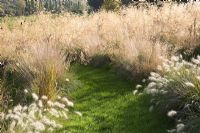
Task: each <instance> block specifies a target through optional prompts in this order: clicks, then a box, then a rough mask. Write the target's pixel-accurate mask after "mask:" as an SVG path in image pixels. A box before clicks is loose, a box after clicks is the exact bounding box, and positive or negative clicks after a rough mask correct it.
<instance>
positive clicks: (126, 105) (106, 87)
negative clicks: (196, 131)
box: [63, 65, 172, 133]
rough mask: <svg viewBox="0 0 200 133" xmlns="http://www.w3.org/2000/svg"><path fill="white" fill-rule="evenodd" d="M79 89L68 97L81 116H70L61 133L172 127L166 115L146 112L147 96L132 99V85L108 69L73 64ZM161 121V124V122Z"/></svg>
mask: <svg viewBox="0 0 200 133" xmlns="http://www.w3.org/2000/svg"><path fill="white" fill-rule="evenodd" d="M71 71H72V72H74V73H75V80H76V83H77V85H78V86H79V88H77V89H74V90H71V91H70V92H69V94H68V95H69V96H70V97H71V98H72V99H73V100H74V102H75V107H74V109H75V110H78V111H80V112H81V113H82V117H79V116H76V115H72V116H70V121H69V122H67V123H66V125H65V128H64V129H63V130H69V131H71V132H74V133H76V132H81V133H82V132H83V133H94V132H95V133H97V132H98V133H110V132H113V133H121V132H123V133H165V132H166V130H167V129H169V128H170V127H171V126H172V124H170V123H171V122H172V121H170V120H168V119H167V118H166V117H165V116H162V115H161V114H158V113H156V112H149V111H148V109H149V105H150V103H149V100H150V97H149V96H146V95H143V94H142V95H138V96H134V95H133V93H132V91H133V90H134V88H135V83H132V82H130V81H127V80H125V79H124V78H123V77H121V76H120V75H116V72H114V71H113V70H112V69H110V68H109V67H105V68H93V67H90V66H83V65H74V66H73V68H72V69H71ZM161 121H162V122H161Z"/></svg>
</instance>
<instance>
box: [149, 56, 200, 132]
mask: <svg viewBox="0 0 200 133" xmlns="http://www.w3.org/2000/svg"><path fill="white" fill-rule="evenodd" d="M199 65H200V57H199V56H198V57H197V59H194V58H193V59H192V62H187V61H184V60H182V57H172V59H171V60H167V61H165V63H164V64H163V65H162V66H160V69H161V70H162V73H161V74H159V73H151V76H150V77H149V80H150V83H149V85H148V86H147V88H146V92H147V93H150V94H151V95H153V99H152V103H153V106H155V107H156V108H157V110H161V111H163V112H165V113H167V112H168V111H169V112H168V116H169V117H172V118H174V119H176V120H177V127H176V129H174V130H175V131H176V132H187V133H193V132H200V130H199V123H198V121H199V120H200V117H199V116H200V110H199V108H200V88H199V87H200V86H199V85H200V77H199V74H200V71H199V70H200V69H199ZM178 125H179V126H178ZM180 125H181V127H180Z"/></svg>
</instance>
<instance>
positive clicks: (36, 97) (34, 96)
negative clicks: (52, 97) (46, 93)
mask: <svg viewBox="0 0 200 133" xmlns="http://www.w3.org/2000/svg"><path fill="white" fill-rule="evenodd" d="M32 97H33V99H34V100H35V101H37V100H38V99H39V97H38V95H37V94H35V93H32Z"/></svg>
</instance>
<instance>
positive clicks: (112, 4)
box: [0, 0, 200, 133]
mask: <svg viewBox="0 0 200 133" xmlns="http://www.w3.org/2000/svg"><path fill="white" fill-rule="evenodd" d="M3 2H6V1H5V0H4V1H3ZM7 2H8V1H7ZM26 2H28V3H29V4H30V2H33V0H31V1H26ZM40 2H41V1H40ZM48 2H49V4H50V3H51V4H52V0H50V1H48ZM54 2H55V1H54ZM57 2H58V1H57ZM68 2H69V3H70V1H68ZM73 2H74V1H73ZM99 2H101V1H99ZM104 2H105V3H106V4H105V3H100V4H102V5H103V7H104V9H105V10H101V11H99V12H97V13H91V14H87V13H86V12H85V13H84V14H82V15H80V14H79V15H78V14H72V13H71V12H70V13H61V14H51V13H48V12H41V13H38V14H35V15H32V16H28V17H25V16H21V17H4V18H0V110H1V113H0V123H4V116H5V114H6V116H7V114H9V115H11V116H14V119H15V118H16V117H15V116H16V115H17V119H18V118H19V116H20V118H21V116H22V117H24V115H25V116H28V115H26V113H27V112H29V111H28V110H27V109H26V110H25V113H24V112H23V111H22V113H21V114H22V115H21V114H19V113H16V111H12V110H16V109H15V108H16V107H17V110H18V109H19V108H18V107H20V109H19V110H21V109H22V108H24V106H25V108H26V106H28V107H29V105H31V104H32V102H33V101H34V98H31V96H29V97H28V98H24V97H25V96H26V95H25V93H24V89H25V90H27V91H28V92H30V94H35V93H36V94H35V95H36V97H37V98H35V99H37V100H35V101H36V103H33V104H34V107H37V108H35V109H38V110H40V105H41V104H40V103H41V102H39V100H40V99H41V98H42V97H43V96H44V95H45V96H46V97H47V98H48V100H51V101H52V102H53V106H57V105H58V103H56V102H55V100H57V99H58V100H60V99H61V98H60V97H59V95H60V94H63V95H65V94H67V95H68V96H69V97H70V99H72V100H74V101H75V103H76V104H75V108H74V109H70V111H69V112H68V113H70V119H68V121H65V120H64V121H63V120H61V119H59V118H58V121H60V122H61V123H62V124H64V127H63V129H62V131H58V132H64V131H72V132H91V133H93V132H125V133H129V132H130V133H132V132H135V133H137V132H142V133H146V132H152V133H162V132H166V130H167V129H170V127H171V124H170V123H171V121H170V120H168V118H166V117H165V115H166V113H167V115H168V116H170V117H172V118H173V119H175V121H176V122H177V127H176V128H174V129H172V130H170V132H182V131H184V130H185V131H191V132H193V131H195V130H196V129H198V121H199V112H200V111H199V107H200V106H199V105H200V104H199V99H200V98H199V97H200V91H199V73H200V72H199V64H200V63H199V62H200V59H199V58H200V57H198V56H197V55H198V54H199V42H200V14H199V12H200V6H199V3H198V2H195V3H188V4H169V3H168V4H164V5H163V6H162V7H159V8H158V7H157V6H153V5H150V4H149V5H147V6H145V7H144V6H141V7H129V8H123V9H121V8H119V6H120V5H121V2H120V1H118V0H106V1H104ZM127 2H128V1H127ZM12 4H13V3H12ZM14 4H16V3H14ZM17 4H20V3H17ZM32 4H33V5H34V2H33V3H32ZM51 4H50V5H51ZM72 5H73V4H72V3H71V4H70V6H72ZM75 5H76V4H75ZM16 7H18V8H19V7H20V6H16ZM57 7H58V6H55V7H54V6H52V9H51V8H50V10H53V11H52V12H54V8H57ZM75 7H77V6H75ZM0 8H1V9H0V10H1V11H2V6H0ZM109 9H112V10H116V11H117V12H113V11H108V10H109ZM31 10H32V9H31ZM33 12H34V10H33ZM180 53H181V54H184V56H183V57H184V58H186V59H187V60H188V61H192V63H190V62H186V61H182V59H181V60H180V59H179V58H178V59H177V58H176V57H173V56H172V55H176V54H180ZM192 56H197V59H192ZM102 57H103V58H102ZM104 57H105V58H104ZM171 57H172V61H171V60H170V61H169V60H168V59H169V58H171ZM165 61H166V62H167V64H165V65H164V68H162V67H161V66H160V67H159V70H157V66H159V65H161V64H162V63H163V62H165ZM77 62H79V63H82V64H85V65H88V64H92V65H93V66H98V65H99V64H100V66H101V64H103V65H104V66H105V67H103V68H92V67H90V66H79V65H78V66H77V65H75V66H72V69H71V73H74V75H72V78H70V77H69V76H70V75H68V74H66V73H68V72H70V71H69V69H70V67H71V65H72V64H73V63H77ZM106 63H108V64H112V65H113V66H114V68H116V72H114V70H112V69H110V67H106V65H105V64H106ZM122 70H123V71H122ZM152 71H153V73H151V72H152ZM116 73H118V74H120V73H121V74H122V73H123V74H124V75H127V76H126V77H122V76H121V75H120V76H119V75H117V74H116ZM150 73H151V75H150V78H149V81H150V82H151V83H149V85H148V86H147V92H150V94H152V96H155V97H153V99H152V98H151V97H150V96H148V95H146V94H143V92H142V91H143V90H142V87H141V86H138V85H137V87H135V85H136V81H138V80H140V79H143V78H145V77H147V76H149V74H150ZM73 76H74V77H75V79H74V78H73ZM127 77H128V78H131V79H132V82H130V81H127V80H125V79H127ZM73 79H74V80H73ZM133 79H134V80H133ZM143 81H145V80H143ZM135 88H140V90H135ZM132 91H133V92H132ZM160 94H162V95H160ZM165 94H166V95H165ZM35 95H34V97H35ZM66 101H68V102H70V101H69V100H66ZM54 102H55V103H54ZM150 102H151V103H152V104H153V105H152V104H150ZM70 103H71V104H72V105H73V103H72V102H70ZM19 104H20V106H16V105H19ZM44 104H46V103H44ZM54 104H55V105H54ZM21 105H22V106H21ZM158 105H161V106H160V107H161V108H160V107H158V109H159V111H160V110H164V113H165V114H164V115H163V114H159V113H158V112H149V110H150V111H152V110H153V109H154V107H157V106H158ZM186 105H187V106H186ZM59 106H60V104H59ZM149 106H150V108H149ZM185 106H186V107H187V108H186V110H185ZM38 107H39V108H38ZM60 107H62V108H63V106H60ZM64 109H67V108H65V107H64ZM44 110H48V107H45V108H44ZM56 110H57V109H55V110H54V111H53V112H56ZM71 111H72V112H73V113H75V114H76V115H75V114H71ZM168 111H169V112H168ZM13 113H14V114H13ZM31 114H33V113H31ZM36 114H37V113H36ZM39 114H40V113H39ZM36 116H37V115H36ZM9 118H10V117H9ZM12 118H13V117H12ZM26 118H28V117H26ZM36 118H37V117H36ZM19 120H20V122H19V123H20V124H21V120H23V119H19ZM35 120H37V119H35ZM11 121H12V119H11V120H8V119H6V122H8V123H10V122H11ZM28 121H29V119H28ZM31 121H34V120H31ZM12 123H14V124H12ZM12 123H11V124H7V123H6V124H5V126H4V127H5V128H4V129H5V130H4V131H6V130H7V131H9V130H8V129H9V128H10V127H13V128H12V129H14V128H15V127H17V124H16V123H17V121H16V120H14V122H12ZM25 123H26V122H25ZM32 124H34V122H33V123H31V122H30V125H32ZM37 124H38V123H37ZM6 125H7V126H6ZM13 125H14V126H13ZM40 125H41V123H40ZM1 127H2V125H0V128H1ZM27 127H29V126H27ZM41 127H42V126H41ZM42 129H44V128H42ZM186 129H187V130H186ZM34 130H35V129H34ZM4 131H3V132H4ZM196 131H197V130H196ZM41 132H45V131H44V130H42V131H41Z"/></svg>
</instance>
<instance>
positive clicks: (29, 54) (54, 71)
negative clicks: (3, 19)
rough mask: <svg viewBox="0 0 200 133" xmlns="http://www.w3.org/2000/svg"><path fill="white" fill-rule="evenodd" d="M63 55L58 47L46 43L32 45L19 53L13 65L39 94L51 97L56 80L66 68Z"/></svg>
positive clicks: (54, 93) (56, 84)
mask: <svg viewBox="0 0 200 133" xmlns="http://www.w3.org/2000/svg"><path fill="white" fill-rule="evenodd" d="M67 63H68V62H67V61H66V60H65V56H64V54H63V53H62V51H61V50H59V49H58V48H56V47H54V46H52V45H48V44H40V45H37V44H36V45H32V46H30V47H28V48H26V49H25V52H23V53H21V55H20V56H19V59H18V60H17V63H16V65H15V69H16V71H17V72H18V73H19V76H21V77H25V78H26V80H27V82H29V83H28V85H29V86H31V88H32V90H33V91H35V92H36V93H37V94H39V96H40V97H41V96H43V95H46V96H48V98H50V99H53V98H55V97H56V95H57V91H58V80H59V79H61V78H62V77H63V73H64V72H65V69H66V68H68V64H67Z"/></svg>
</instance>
